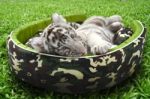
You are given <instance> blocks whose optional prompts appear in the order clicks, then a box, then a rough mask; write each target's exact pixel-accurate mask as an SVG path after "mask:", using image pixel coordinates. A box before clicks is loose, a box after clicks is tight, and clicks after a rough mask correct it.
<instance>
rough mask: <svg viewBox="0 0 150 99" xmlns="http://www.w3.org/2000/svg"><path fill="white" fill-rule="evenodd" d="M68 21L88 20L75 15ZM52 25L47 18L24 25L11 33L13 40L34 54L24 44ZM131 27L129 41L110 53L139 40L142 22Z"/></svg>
mask: <svg viewBox="0 0 150 99" xmlns="http://www.w3.org/2000/svg"><path fill="white" fill-rule="evenodd" d="M66 19H67V20H68V21H71V22H82V21H83V20H85V19H86V16H84V15H73V16H68V17H66ZM50 23H51V20H50V18H47V19H44V20H40V21H36V22H32V23H30V24H27V25H24V26H22V27H20V28H18V29H16V30H14V31H13V32H12V33H11V37H12V40H13V41H14V42H15V43H16V45H17V46H19V47H21V48H23V49H26V50H29V51H32V52H36V51H35V50H34V49H32V48H30V47H27V46H25V45H24V43H25V42H26V41H27V40H28V39H29V38H30V37H33V36H34V35H35V33H37V31H38V30H43V29H44V28H45V27H46V26H48V25H49V24H50ZM130 27H131V28H132V29H133V31H134V34H133V35H132V36H131V37H130V38H129V39H127V40H126V41H124V42H123V43H121V44H120V45H118V46H117V47H115V48H112V49H110V52H112V51H115V50H117V49H119V48H122V47H124V46H126V45H128V43H130V42H132V41H133V40H134V39H135V38H137V37H138V36H139V35H140V34H141V32H142V29H143V26H142V24H141V22H139V21H137V20H136V21H133V22H132V24H131V25H130Z"/></svg>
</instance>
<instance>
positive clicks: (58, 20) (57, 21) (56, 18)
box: [51, 13, 67, 24]
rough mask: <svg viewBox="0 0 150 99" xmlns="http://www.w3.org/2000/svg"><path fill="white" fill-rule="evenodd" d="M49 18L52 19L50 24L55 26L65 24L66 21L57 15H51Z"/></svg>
mask: <svg viewBox="0 0 150 99" xmlns="http://www.w3.org/2000/svg"><path fill="white" fill-rule="evenodd" d="M51 18H52V22H53V23H55V24H60V23H67V21H66V19H65V18H64V17H63V16H62V15H60V14H58V13H54V14H52V17H51Z"/></svg>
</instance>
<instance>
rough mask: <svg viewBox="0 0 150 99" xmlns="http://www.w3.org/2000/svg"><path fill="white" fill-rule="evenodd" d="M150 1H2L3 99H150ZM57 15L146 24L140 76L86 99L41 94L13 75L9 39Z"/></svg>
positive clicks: (0, 97)
mask: <svg viewBox="0 0 150 99" xmlns="http://www.w3.org/2000/svg"><path fill="white" fill-rule="evenodd" d="M149 4H150V0H122V1H121V0H0V38H1V39H0V99H5V98H6V99H149V98H150V52H149V50H150V32H149V27H150V10H149V9H150V6H149ZM53 12H59V13H61V14H63V15H73V14H85V15H87V16H91V15H103V16H109V15H113V14H119V15H121V16H122V17H123V18H124V19H125V20H126V21H125V22H126V23H128V24H130V23H129V22H130V19H138V20H140V21H142V22H143V23H144V24H145V26H146V27H147V28H148V30H147V31H148V32H147V39H146V44H145V49H144V54H143V60H142V63H141V68H140V70H139V71H138V73H136V74H134V75H133V76H132V77H131V78H129V79H128V80H126V81H125V82H123V83H122V84H120V85H118V86H115V87H113V88H111V89H107V90H103V91H100V92H96V93H89V94H83V95H68V94H58V93H54V92H51V91H43V90H42V91H41V90H40V89H36V88H33V87H31V86H29V85H28V84H25V83H22V82H20V81H18V80H16V78H15V77H14V76H13V75H11V73H10V70H9V65H8V60H7V59H8V58H7V50H6V43H5V42H6V38H7V35H8V34H9V33H10V32H11V31H12V30H14V29H16V28H17V27H19V26H21V25H24V24H26V23H30V22H31V21H35V20H39V19H43V18H48V17H49V16H50V14H52V13H53Z"/></svg>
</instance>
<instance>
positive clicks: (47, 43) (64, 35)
mask: <svg viewBox="0 0 150 99" xmlns="http://www.w3.org/2000/svg"><path fill="white" fill-rule="evenodd" d="M122 26H123V24H122V23H121V17H120V16H118V15H115V16H111V17H109V18H105V17H100V16H94V17H90V18H88V19H87V20H85V21H84V22H83V23H82V24H81V25H79V24H72V23H68V22H67V21H66V19H65V18H64V17H63V16H61V15H59V14H57V13H55V14H53V15H52V24H50V25H49V26H47V27H46V28H45V29H44V31H43V32H42V33H41V35H39V36H38V37H33V38H32V39H30V40H29V41H28V42H27V45H28V46H30V47H32V48H34V49H35V50H37V51H38V52H43V53H53V54H58V55H62V56H82V55H85V54H87V53H92V54H103V53H106V52H107V51H108V50H109V49H110V48H112V47H113V46H114V44H113V38H114V34H113V33H112V32H116V31H118V30H119V29H120V28H121V27H122Z"/></svg>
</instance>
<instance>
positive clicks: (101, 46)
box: [91, 42, 113, 54]
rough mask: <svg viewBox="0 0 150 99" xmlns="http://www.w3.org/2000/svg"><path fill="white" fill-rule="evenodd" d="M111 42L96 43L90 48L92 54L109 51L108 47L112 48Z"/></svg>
mask: <svg viewBox="0 0 150 99" xmlns="http://www.w3.org/2000/svg"><path fill="white" fill-rule="evenodd" d="M112 46H113V45H112V44H111V43H109V42H106V43H105V44H98V45H95V46H93V47H92V48H91V53H92V54H104V53H106V52H108V51H109V49H111V48H112Z"/></svg>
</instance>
